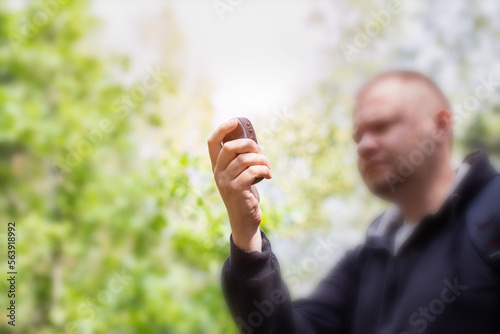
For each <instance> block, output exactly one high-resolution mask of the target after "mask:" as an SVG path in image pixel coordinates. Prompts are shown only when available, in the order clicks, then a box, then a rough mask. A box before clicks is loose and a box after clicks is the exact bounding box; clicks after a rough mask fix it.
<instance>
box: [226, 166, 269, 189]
mask: <svg viewBox="0 0 500 334" xmlns="http://www.w3.org/2000/svg"><path fill="white" fill-rule="evenodd" d="M258 177H263V178H265V179H270V178H272V177H273V175H272V173H271V170H270V169H269V167H267V166H262V165H257V166H250V167H248V168H247V169H245V170H244V171H243V172H242V173H241V174H240V175H238V177H237V178H236V179H234V181H233V182H236V183H237V184H238V186H239V187H245V188H246V187H249V186H251V185H252V182H253V181H254V180H255V179H256V178H258Z"/></svg>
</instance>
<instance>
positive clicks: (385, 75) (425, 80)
mask: <svg viewBox="0 0 500 334" xmlns="http://www.w3.org/2000/svg"><path fill="white" fill-rule="evenodd" d="M385 79H399V80H401V81H402V82H416V83H421V84H423V85H425V86H426V87H428V88H429V89H430V90H431V91H432V92H433V93H434V94H436V96H437V97H438V99H439V100H440V101H441V103H442V104H443V107H445V108H447V109H448V110H450V103H449V102H448V99H447V98H446V96H445V95H444V93H443V91H442V90H441V88H439V86H438V85H437V84H436V83H435V82H434V81H433V80H432V79H431V78H429V77H428V76H426V75H423V74H422V73H419V72H416V71H410V70H392V71H387V72H382V73H380V74H378V75H376V76H375V77H373V78H371V79H370V80H368V81H367V82H366V83H365V84H364V85H363V86H361V88H360V89H359V90H358V93H357V94H356V99H357V100H359V99H361V98H362V97H363V95H365V94H366V93H367V92H368V91H369V90H370V89H371V88H372V87H373V86H375V84H377V83H379V82H380V81H383V80H385Z"/></svg>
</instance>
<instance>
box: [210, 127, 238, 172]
mask: <svg viewBox="0 0 500 334" xmlns="http://www.w3.org/2000/svg"><path fill="white" fill-rule="evenodd" d="M237 124H238V122H237V121H236V118H232V119H230V120H229V121H227V122H225V123H222V124H221V125H219V126H218V127H217V129H215V131H214V132H213V133H212V135H211V136H210V137H209V138H208V140H207V144H208V153H209V154H210V161H211V162H212V171H214V170H215V165H216V162H217V157H218V156H219V152H220V150H221V149H222V144H221V143H222V139H224V137H225V136H226V135H227V134H228V133H230V132H231V131H233V130H234V129H236V126H237Z"/></svg>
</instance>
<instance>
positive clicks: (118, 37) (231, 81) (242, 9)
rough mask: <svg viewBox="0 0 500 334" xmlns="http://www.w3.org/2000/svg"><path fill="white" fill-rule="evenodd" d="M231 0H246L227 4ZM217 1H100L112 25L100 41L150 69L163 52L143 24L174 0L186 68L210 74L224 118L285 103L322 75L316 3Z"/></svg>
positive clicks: (137, 67)
mask: <svg viewBox="0 0 500 334" xmlns="http://www.w3.org/2000/svg"><path fill="white" fill-rule="evenodd" d="M230 2H232V3H238V1H235V0H233V1H227V0H224V1H221V3H230ZM213 3H214V2H213V1H211V0H190V1H180V0H177V1H168V2H167V1H159V0H148V1H140V0H122V1H117V0H107V1H97V0H95V1H93V2H92V10H93V12H94V13H95V14H97V16H99V17H100V18H102V19H103V21H104V23H105V25H104V26H103V27H102V33H101V34H100V36H99V37H100V38H101V39H102V40H101V41H100V42H99V44H101V45H104V46H106V47H110V48H113V49H116V50H120V51H122V52H124V53H126V54H129V55H131V56H132V58H133V61H134V68H133V73H134V72H136V73H142V72H143V69H144V68H145V67H146V66H147V64H154V62H155V59H157V58H156V57H158V52H157V50H154V49H152V46H151V45H147V44H146V43H145V42H144V40H143V37H142V36H141V35H140V31H141V30H142V29H140V27H143V26H144V24H145V23H146V22H147V21H148V20H151V17H152V16H153V15H154V14H155V13H158V12H160V11H161V10H162V9H164V8H165V7H166V6H168V4H171V5H172V6H173V8H174V9H175V13H176V17H177V21H178V24H179V26H180V28H181V33H182V34H183V38H184V42H185V51H186V54H185V64H184V65H185V66H184V70H185V71H186V75H187V76H188V77H190V78H193V79H196V78H197V77H199V76H200V75H205V76H206V77H208V79H209V80H210V81H211V82H212V83H213V84H214V88H215V91H214V96H213V103H214V106H215V108H216V110H217V117H216V121H220V120H225V119H227V118H229V117H232V116H234V114H235V112H236V113H237V114H238V115H249V114H254V113H266V112H270V111H271V110H272V109H274V108H282V107H285V106H287V105H289V104H290V103H291V102H292V100H293V97H294V96H295V95H296V94H295V93H296V92H297V91H300V90H301V89H303V88H304V87H306V86H307V85H308V83H310V82H311V81H314V80H315V79H316V78H318V76H319V75H320V74H321V60H320V59H319V58H318V57H320V56H319V53H318V48H319V45H320V43H321V39H320V38H318V36H314V35H313V34H314V29H305V28H306V25H307V22H308V18H309V15H310V9H311V2H307V1H294V0H277V1H265V0H252V1H249V0H246V1H245V0H242V1H240V2H239V5H236V6H234V7H232V10H228V11H225V12H224V13H222V12H221V11H219V12H218V11H217V10H216V9H215V7H214V6H213ZM226 8H230V7H226ZM221 15H222V16H223V17H224V19H221Z"/></svg>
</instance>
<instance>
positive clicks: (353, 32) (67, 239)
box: [0, 0, 500, 334]
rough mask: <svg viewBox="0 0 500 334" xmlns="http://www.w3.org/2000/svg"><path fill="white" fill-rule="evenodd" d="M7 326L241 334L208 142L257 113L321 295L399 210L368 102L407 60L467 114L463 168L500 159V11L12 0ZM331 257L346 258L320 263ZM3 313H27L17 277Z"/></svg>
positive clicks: (283, 257)
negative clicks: (354, 109) (12, 320)
mask: <svg viewBox="0 0 500 334" xmlns="http://www.w3.org/2000/svg"><path fill="white" fill-rule="evenodd" d="M0 8H1V10H0V221H1V226H2V230H1V231H0V263H2V265H1V266H0V267H1V268H3V269H2V272H3V273H1V274H2V277H4V275H5V277H6V276H7V275H6V272H7V271H8V268H7V224H8V222H9V221H15V222H16V247H17V248H16V251H17V253H16V257H17V258H16V265H17V268H16V269H17V272H18V276H17V287H16V289H17V292H18V293H17V294H16V305H17V319H16V327H15V328H13V327H12V326H8V325H7V321H6V320H5V315H3V313H2V319H3V320H2V321H1V322H0V332H2V333H14V332H15V333H44V334H45V333H236V327H235V325H234V324H233V322H232V320H231V317H230V314H229V312H228V310H227V308H226V305H225V302H224V299H223V297H222V293H221V289H220V283H219V282H220V271H221V267H222V264H223V262H224V260H225V259H226V258H227V256H228V255H229V234H230V229H229V224H228V218H227V214H226V211H225V207H224V204H223V203H222V200H221V199H220V197H219V194H218V192H217V188H216V186H215V182H214V181H213V178H212V171H211V165H210V159H209V156H208V151H207V145H206V140H207V139H208V137H209V135H210V134H211V133H212V131H214V129H215V128H216V127H217V126H218V125H219V124H220V123H222V122H224V121H226V120H228V119H229V118H232V117H236V116H245V117H248V118H249V119H251V120H252V122H253V123H254V126H255V128H256V131H257V137H258V140H259V143H260V144H261V146H262V148H263V150H264V153H265V154H266V156H267V157H268V158H269V160H270V161H271V164H272V166H273V179H272V180H265V181H264V182H262V183H259V185H258V187H259V191H260V194H261V206H262V210H263V214H264V217H263V221H262V229H263V230H264V231H265V232H266V233H267V235H268V236H269V238H270V240H271V242H272V245H273V250H274V252H275V253H276V254H277V256H278V258H279V259H280V264H281V269H282V273H283V276H284V279H285V281H286V282H287V283H288V285H289V288H290V290H291V293H292V296H293V297H294V298H296V297H299V296H306V295H307V294H308V293H309V292H310V291H311V289H312V288H313V287H314V286H315V285H316V284H317V282H318V280H319V279H321V277H322V276H323V275H324V274H325V273H326V272H327V271H328V270H329V269H330V268H331V267H332V266H333V265H334V264H335V263H336V261H337V260H338V259H339V257H340V256H341V255H342V254H343V252H344V251H345V250H346V249H348V248H350V247H352V246H354V245H355V244H356V243H358V242H360V241H361V240H362V239H363V235H364V231H365V229H366V227H367V226H368V224H369V223H370V222H371V220H372V219H373V218H374V217H375V216H376V215H377V214H379V213H380V212H381V211H382V210H384V208H386V206H387V204H385V203H382V202H380V201H378V200H376V199H375V198H374V197H372V196H371V195H370V194H369V193H368V192H367V191H366V189H365V188H364V185H363V183H362V181H361V179H360V178H359V176H358V174H357V170H356V165H355V161H356V154H355V146H354V145H353V143H352V142H351V137H350V135H351V134H350V131H351V124H350V110H351V106H352V104H353V94H354V93H355V91H356V89H357V88H358V87H359V86H360V85H361V84H362V83H363V82H364V81H365V80H367V79H368V78H369V77H371V76H373V75H375V74H377V73H379V72H380V71H383V70H388V69H396V68H404V69H412V70H418V71H421V72H423V73H424V74H427V75H429V76H430V77H432V78H433V79H434V80H436V82H437V83H438V84H439V85H440V86H441V87H442V89H443V90H444V92H445V93H446V94H447V96H448V97H449V99H450V101H451V104H452V105H453V110H454V112H455V116H456V118H455V120H456V121H455V126H456V132H455V134H456V141H455V146H454V150H455V152H454V159H455V162H456V163H458V162H460V161H461V159H462V158H463V156H464V155H465V154H466V153H468V152H470V151H472V150H473V149H476V148H485V149H486V150H487V151H488V152H489V153H490V154H491V157H492V159H493V161H494V163H495V164H496V166H497V167H500V163H499V162H500V131H499V130H500V98H499V94H498V93H499V91H500V62H499V58H498V57H499V55H500V40H499V39H500V3H499V2H498V1H495V0H491V1H489V0H484V1H468V0H453V1H451V0H449V1H440V2H436V1H431V0H425V1H418V2H416V1H414V2H409V1H404V2H403V1H402V0H401V1H397V0H396V1H391V2H387V1H380V0H375V1H374V0H371V1H359V0H356V1H341V0H337V1H331V0H330V1H327V0H315V1H306V0H286V1H285V0H273V1H264V0H252V1H249V0H220V1H219V0H203V1H202V0H189V1H180V0H177V1H167V0H165V1H154V0H142V1H141V0H135V1H133V0H121V1H118V0H100V1H97V0H95V1H77V0H75V1H71V0H40V1H22V0H0ZM318 247H320V248H323V249H324V250H326V251H327V252H328V254H329V255H330V256H329V257H328V258H327V259H325V258H323V257H321V258H320V257H318V256H316V255H315V254H317V252H315V250H317V249H318ZM0 281H1V282H2V283H1V284H0V286H1V288H2V289H1V292H0V305H2V309H3V310H4V311H2V312H4V313H5V314H7V311H6V308H5V307H6V305H7V303H8V302H9V299H8V298H7V293H6V291H7V290H8V282H7V281H6V280H5V279H2V280H0Z"/></svg>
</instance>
